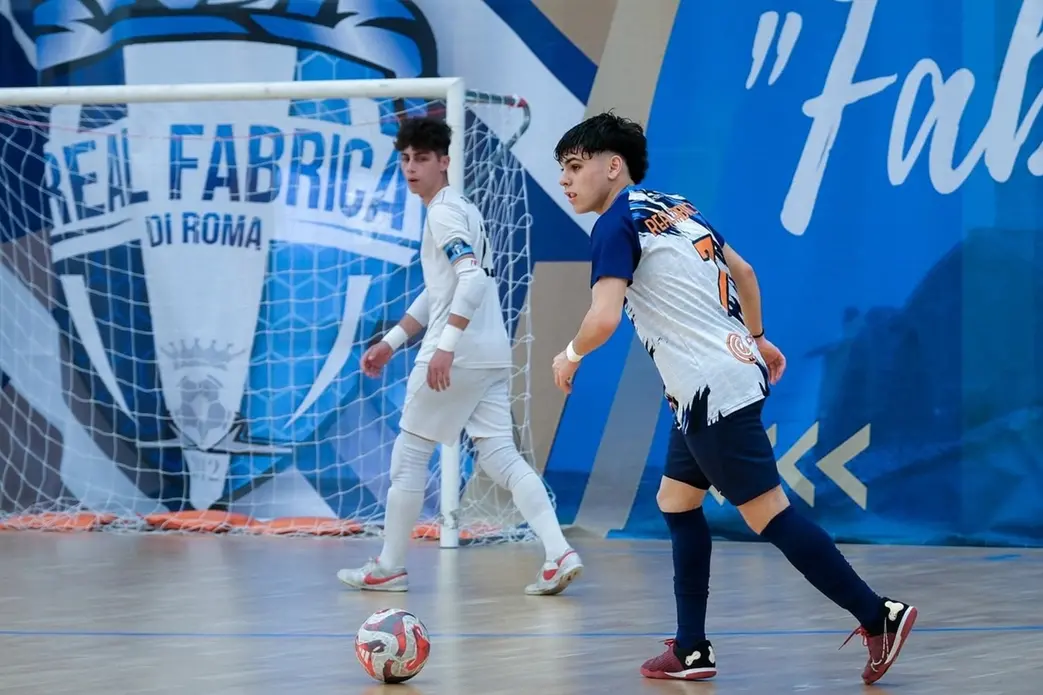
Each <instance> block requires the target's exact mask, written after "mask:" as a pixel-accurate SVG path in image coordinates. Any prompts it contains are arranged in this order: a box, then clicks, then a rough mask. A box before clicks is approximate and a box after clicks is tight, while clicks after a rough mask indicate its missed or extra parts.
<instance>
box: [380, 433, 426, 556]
mask: <svg viewBox="0 0 1043 695" xmlns="http://www.w3.org/2000/svg"><path fill="white" fill-rule="evenodd" d="M434 450H435V443H434V442H429V441H427V440H426V439H421V438H420V437H417V436H416V435H414V434H410V433H409V432H401V433H399V435H398V437H396V438H395V445H394V447H393V448H392V449H391V488H390V489H389V490H388V496H387V502H386V503H385V510H384V548H383V549H382V550H381V551H380V566H381V567H383V568H384V569H389V570H390V569H398V568H400V567H405V564H406V549H407V548H408V547H409V539H410V537H411V536H412V535H413V527H414V526H415V525H416V522H417V519H419V518H420V510H421V509H422V508H423V506H424V490H425V489H426V488H427V462H428V461H429V460H431V454H432V453H434Z"/></svg>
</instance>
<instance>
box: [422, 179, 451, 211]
mask: <svg viewBox="0 0 1043 695" xmlns="http://www.w3.org/2000/svg"><path fill="white" fill-rule="evenodd" d="M446 188H449V179H445V180H444V181H442V185H440V186H438V187H437V188H435V189H433V190H432V191H431V192H430V193H428V194H427V195H425V196H421V198H420V199H421V200H423V201H424V207H427V206H428V205H430V204H431V201H432V200H434V199H435V196H436V195H438V194H439V193H441V192H442V191H443V190H445V189H446Z"/></svg>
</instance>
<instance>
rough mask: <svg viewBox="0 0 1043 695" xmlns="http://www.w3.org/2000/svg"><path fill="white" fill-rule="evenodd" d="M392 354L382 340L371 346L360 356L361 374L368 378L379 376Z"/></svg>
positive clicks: (388, 346)
mask: <svg viewBox="0 0 1043 695" xmlns="http://www.w3.org/2000/svg"><path fill="white" fill-rule="evenodd" d="M394 352H395V351H394V350H392V349H391V346H390V345H388V344H387V343H385V342H384V341H383V340H381V341H380V342H379V343H377V344H376V345H373V346H372V347H370V348H369V349H368V350H366V352H365V353H364V354H363V355H362V373H363V374H365V375H366V376H368V377H374V378H375V377H378V376H380V372H381V371H383V369H384V366H385V365H387V363H388V361H389V360H390V359H391V355H392V354H394Z"/></svg>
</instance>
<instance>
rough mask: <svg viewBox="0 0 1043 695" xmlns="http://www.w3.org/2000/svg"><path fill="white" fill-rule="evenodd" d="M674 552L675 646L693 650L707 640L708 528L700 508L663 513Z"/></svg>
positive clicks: (682, 649) (684, 649)
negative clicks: (699, 643)
mask: <svg viewBox="0 0 1043 695" xmlns="http://www.w3.org/2000/svg"><path fill="white" fill-rule="evenodd" d="M663 518H665V519H666V526H667V528H669V529H670V540H671V541H672V543H673V550H674V600H676V601H677V646H678V649H679V650H681V651H686V650H690V649H692V648H693V647H694V646H695V645H696V644H697V643H698V642H700V641H702V640H704V639H706V600H707V598H708V597H709V595H710V548H711V545H712V540H711V538H710V527H709V526H707V524H706V517H705V516H704V515H703V510H702V507H699V508H698V509H693V510H691V511H687V512H680V513H676V514H675V513H673V512H663Z"/></svg>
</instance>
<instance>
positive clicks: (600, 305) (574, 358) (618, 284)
mask: <svg viewBox="0 0 1043 695" xmlns="http://www.w3.org/2000/svg"><path fill="white" fill-rule="evenodd" d="M628 286H629V281H627V280H626V279H624V278H613V277H603V278H601V279H599V280H598V281H597V282H596V283H594V287H593V288H592V289H591V301H590V308H589V309H587V313H586V315H585V316H584V317H583V322H582V323H581V324H580V326H579V331H577V333H576V337H575V338H573V339H572V341H571V342H569V344H568V346H567V347H566V348H565V350H564V351H562V352H561V353H560V354H558V356H557V357H555V358H554V384H555V385H556V386H557V387H558V388H559V389H561V390H562V391H564V392H565V393H571V392H572V376H573V375H574V374H575V373H576V369H578V368H579V362H580V360H581V359H583V356H584V355H587V354H589V353H591V352H593V351H594V350H597V349H598V348H599V347H601V346H602V345H604V344H605V343H606V342H608V339H609V338H611V337H612V334H613V333H615V332H616V328H617V327H618V326H619V321H620V319H621V318H622V316H623V300H624V299H626V294H627V287H628Z"/></svg>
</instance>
